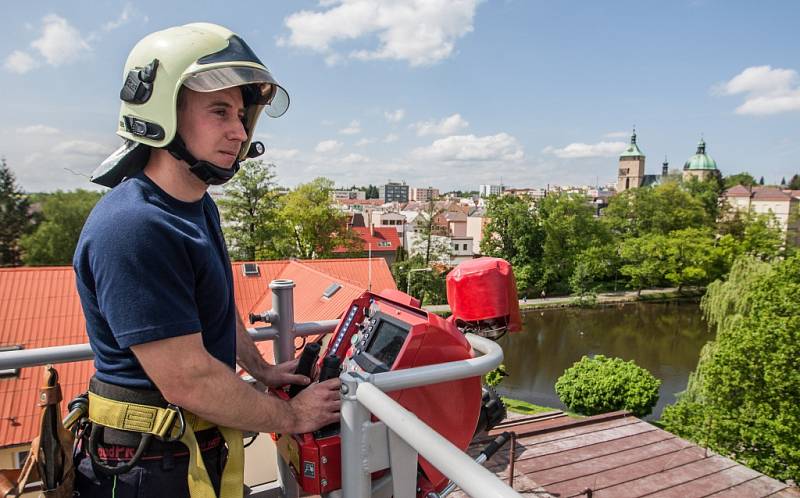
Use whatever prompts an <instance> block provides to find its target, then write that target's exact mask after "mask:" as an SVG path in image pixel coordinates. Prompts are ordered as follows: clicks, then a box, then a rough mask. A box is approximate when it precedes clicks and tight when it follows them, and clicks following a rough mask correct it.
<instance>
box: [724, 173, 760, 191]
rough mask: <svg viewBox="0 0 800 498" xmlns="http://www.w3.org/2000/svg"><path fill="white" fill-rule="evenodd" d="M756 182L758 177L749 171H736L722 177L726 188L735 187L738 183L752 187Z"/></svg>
mask: <svg viewBox="0 0 800 498" xmlns="http://www.w3.org/2000/svg"><path fill="white" fill-rule="evenodd" d="M755 184H756V179H755V178H753V175H751V174H750V173H747V172H742V173H736V174H735V175H729V176H726V177H725V178H723V179H722V185H723V187H724V188H726V189H729V188H731V187H735V186H737V185H744V186H745V187H752V186H753V185H755Z"/></svg>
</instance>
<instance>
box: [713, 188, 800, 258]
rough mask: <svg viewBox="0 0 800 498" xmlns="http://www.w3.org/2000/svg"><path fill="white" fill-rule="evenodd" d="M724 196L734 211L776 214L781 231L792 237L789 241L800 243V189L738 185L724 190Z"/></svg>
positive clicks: (795, 243)
mask: <svg viewBox="0 0 800 498" xmlns="http://www.w3.org/2000/svg"><path fill="white" fill-rule="evenodd" d="M722 198H723V199H724V200H725V201H727V203H728V205H730V207H731V208H732V209H733V210H734V211H738V212H750V213H756V214H766V215H772V216H774V217H775V221H776V222H777V224H778V226H779V227H780V229H781V231H783V233H784V234H786V235H787V237H791V239H792V240H787V242H789V243H791V244H794V245H798V244H800V240H798V237H800V234H799V233H798V232H800V190H782V189H779V188H776V187H762V186H753V187H745V186H743V185H736V186H735V187H731V188H729V189H728V190H726V191H725V192H723V194H722Z"/></svg>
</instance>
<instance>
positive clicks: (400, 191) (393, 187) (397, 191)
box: [378, 182, 408, 203]
mask: <svg viewBox="0 0 800 498" xmlns="http://www.w3.org/2000/svg"><path fill="white" fill-rule="evenodd" d="M378 198H379V199H381V200H382V201H383V202H400V203H405V202H408V185H406V183H405V182H403V183H398V182H388V183H386V184H385V185H381V187H380V189H378Z"/></svg>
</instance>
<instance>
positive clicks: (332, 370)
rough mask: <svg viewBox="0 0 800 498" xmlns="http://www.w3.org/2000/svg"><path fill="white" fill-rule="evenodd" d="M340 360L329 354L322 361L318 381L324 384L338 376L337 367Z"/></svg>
mask: <svg viewBox="0 0 800 498" xmlns="http://www.w3.org/2000/svg"><path fill="white" fill-rule="evenodd" d="M341 363H342V362H341V360H339V357H338V356H336V355H335V354H331V355H328V356H326V357H325V359H324V360H322V370H321V371H320V372H319V381H320V382H325V381H326V380H328V379H333V378H335V377H338V376H339V373H340V372H339V366H340V365H341Z"/></svg>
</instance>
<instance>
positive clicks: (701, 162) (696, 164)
mask: <svg viewBox="0 0 800 498" xmlns="http://www.w3.org/2000/svg"><path fill="white" fill-rule="evenodd" d="M683 169H685V170H687V169H717V162H716V161H714V160H713V159H711V156H709V155H708V154H706V143H705V141H704V140H702V139H701V140H700V143H698V144H697V152H696V153H695V155H693V156H692V157H690V158H689V159H688V160H687V161H686V164H684V165H683Z"/></svg>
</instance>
